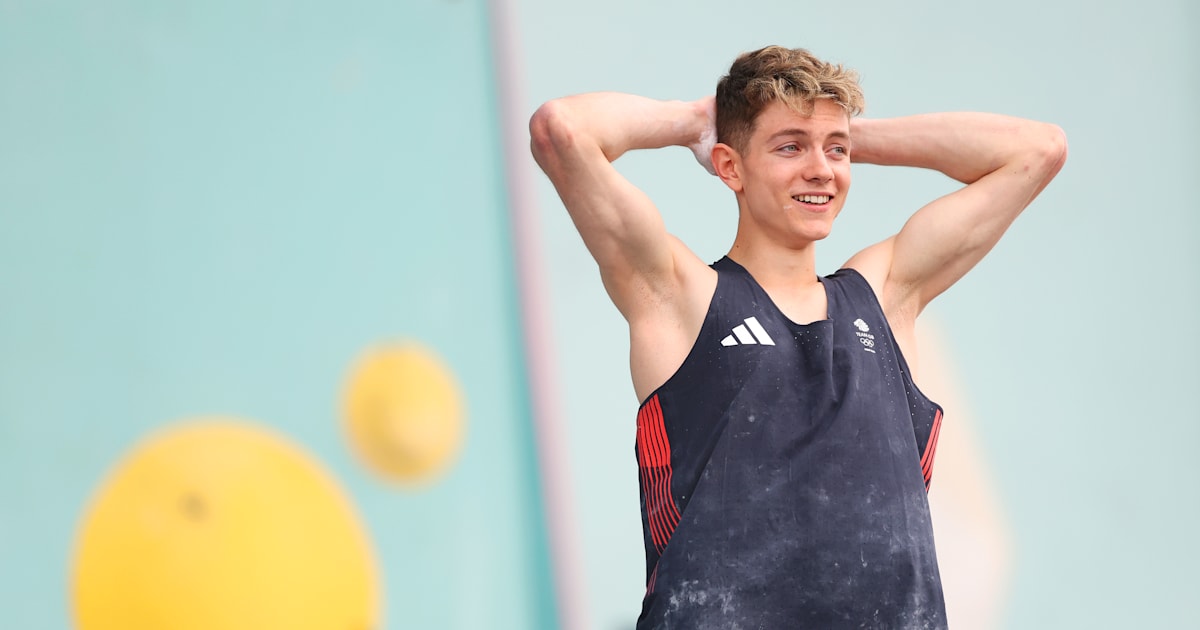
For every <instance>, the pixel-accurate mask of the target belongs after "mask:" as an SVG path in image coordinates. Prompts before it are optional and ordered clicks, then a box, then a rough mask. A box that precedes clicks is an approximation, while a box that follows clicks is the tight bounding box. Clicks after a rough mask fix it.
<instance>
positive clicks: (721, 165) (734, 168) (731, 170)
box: [712, 142, 743, 193]
mask: <svg viewBox="0 0 1200 630" xmlns="http://www.w3.org/2000/svg"><path fill="white" fill-rule="evenodd" d="M712 165H713V169H714V170H715V171H717V177H720V178H721V181H723V182H725V185H726V186H728V187H729V189H730V190H732V191H733V192H735V193H739V192H742V186H743V184H742V175H741V172H742V156H740V155H738V152H737V151H736V150H734V148H733V147H731V146H729V145H727V144H724V143H721V142H718V143H717V144H715V145H713V149H712Z"/></svg>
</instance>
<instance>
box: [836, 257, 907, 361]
mask: <svg viewBox="0 0 1200 630" xmlns="http://www.w3.org/2000/svg"><path fill="white" fill-rule="evenodd" d="M895 242H896V237H894V236H893V237H891V238H888V239H885V240H883V241H880V242H878V243H876V244H874V245H871V246H869V247H867V248H866V249H863V250H862V251H860V252H858V253H857V254H855V255H854V256H852V257H851V258H850V260H848V261H846V264H845V265H844V266H845V267H847V268H850V269H853V270H855V271H857V272H858V273H859V275H861V276H862V277H863V278H865V279H866V281H867V284H869V285H871V289H872V290H873V291H874V292H875V299H877V300H878V301H879V306H880V308H882V309H883V315H884V317H886V318H887V321H888V327H890V328H891V329H892V335H893V336H894V337H895V338H896V343H898V344H899V345H900V351H901V352H902V353H903V354H904V356H905V359H907V360H908V361H909V363H910V364H911V363H914V362H915V360H916V354H917V348H916V345H917V342H916V322H917V316H918V315H919V314H920V305H919V303H918V302H917V296H916V294H915V292H914V291H912V290H911V288H909V287H906V286H902V285H900V284H899V283H897V282H896V281H895V279H894V277H893V276H892V275H891V269H892V262H893V256H894V254H895Z"/></svg>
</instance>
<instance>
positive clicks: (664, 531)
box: [637, 396, 680, 553]
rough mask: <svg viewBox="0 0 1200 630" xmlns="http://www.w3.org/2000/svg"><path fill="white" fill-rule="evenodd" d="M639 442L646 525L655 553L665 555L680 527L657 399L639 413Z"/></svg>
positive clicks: (668, 450)
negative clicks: (678, 526) (664, 550)
mask: <svg viewBox="0 0 1200 630" xmlns="http://www.w3.org/2000/svg"><path fill="white" fill-rule="evenodd" d="M637 442H638V459H639V461H638V464H639V466H640V467H641V471H642V492H643V494H644V495H645V497H646V518H647V521H648V523H647V525H648V527H649V530H650V538H651V541H652V542H653V543H654V547H655V549H656V550H657V551H658V552H659V553H662V551H663V549H665V548H666V546H667V542H669V541H670V539H671V534H672V533H674V531H675V526H676V525H678V524H679V519H680V514H679V510H678V508H676V506H675V501H674V499H673V498H672V497H671V444H670V442H669V441H668V440H667V430H666V426H665V425H664V423H663V413H662V406H661V404H660V403H659V400H658V396H654V397H652V398H651V399H650V400H648V401H646V404H645V405H643V406H642V409H641V411H639V412H638V435H637Z"/></svg>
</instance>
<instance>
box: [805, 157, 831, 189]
mask: <svg viewBox="0 0 1200 630" xmlns="http://www.w3.org/2000/svg"><path fill="white" fill-rule="evenodd" d="M801 176H802V177H804V179H805V181H810V182H817V183H821V184H824V183H825V182H827V181H829V180H831V179H833V167H831V166H830V165H829V158H828V157H826V155H825V152H823V151H809V152H808V159H806V160H805V161H804V170H803V171H801Z"/></svg>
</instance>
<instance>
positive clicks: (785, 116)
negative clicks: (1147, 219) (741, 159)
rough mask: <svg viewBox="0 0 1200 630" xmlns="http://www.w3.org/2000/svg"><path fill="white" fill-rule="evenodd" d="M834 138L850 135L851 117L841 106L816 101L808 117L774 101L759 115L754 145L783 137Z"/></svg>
mask: <svg viewBox="0 0 1200 630" xmlns="http://www.w3.org/2000/svg"><path fill="white" fill-rule="evenodd" d="M833 134H843V135H847V136H848V135H849V134H850V115H849V114H847V113H846V110H845V109H843V108H842V106H841V105H838V104H837V103H835V102H833V101H832V100H829V99H817V101H816V102H815V103H814V104H813V110H812V113H811V114H810V115H808V116H805V115H803V114H800V113H799V112H797V111H796V110H794V109H792V108H791V107H788V106H787V105H786V104H784V103H782V102H780V101H774V102H772V103H771V104H770V105H767V106H766V107H764V108H763V110H762V111H761V112H759V114H758V118H757V119H756V120H755V122H754V133H753V134H752V135H751V142H766V141H767V140H769V139H771V138H773V137H778V136H781V135H793V136H799V135H807V136H809V137H811V138H825V137H828V136H830V135H833Z"/></svg>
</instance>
